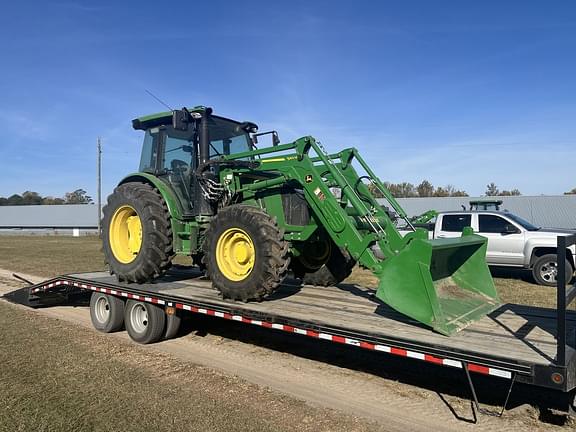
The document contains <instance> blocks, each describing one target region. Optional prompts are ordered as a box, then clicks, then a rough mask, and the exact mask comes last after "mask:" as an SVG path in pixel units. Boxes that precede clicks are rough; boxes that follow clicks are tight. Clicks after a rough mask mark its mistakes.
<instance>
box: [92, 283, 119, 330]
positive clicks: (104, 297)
mask: <svg viewBox="0 0 576 432" xmlns="http://www.w3.org/2000/svg"><path fill="white" fill-rule="evenodd" d="M90 320H91V321H92V325H93V326H94V328H95V329H96V330H98V331H101V332H102V333H112V332H115V331H118V330H120V329H121V328H122V324H124V301H123V300H122V299H119V298H118V297H114V296H111V295H108V294H104V293H99V292H94V293H92V296H91V297H90Z"/></svg>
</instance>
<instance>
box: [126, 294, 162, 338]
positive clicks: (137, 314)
mask: <svg viewBox="0 0 576 432" xmlns="http://www.w3.org/2000/svg"><path fill="white" fill-rule="evenodd" d="M124 325H125V326H126V331H127V332H128V335H129V336H130V338H131V339H132V340H133V341H135V342H138V343H141V344H149V343H154V342H158V341H159V340H160V339H161V338H162V335H163V334H164V329H165V328H166V313H165V312H164V309H162V308H161V307H159V306H157V305H155V304H152V303H145V302H139V301H136V300H128V301H127V302H126V308H125V310H124Z"/></svg>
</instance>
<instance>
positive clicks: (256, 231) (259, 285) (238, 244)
mask: <svg viewBox="0 0 576 432" xmlns="http://www.w3.org/2000/svg"><path fill="white" fill-rule="evenodd" d="M204 252H205V255H204V261H205V263H206V273H207V275H208V277H209V278H210V280H211V281H212V285H213V286H214V288H216V289H217V290H218V291H220V293H221V294H222V296H223V297H224V298H230V299H233V300H241V301H249V300H258V301H261V300H262V298H263V297H264V296H266V295H269V294H271V293H272V292H274V291H275V290H276V288H278V286H279V285H280V284H281V283H282V281H283V280H284V278H285V277H286V274H287V272H288V266H289V265H290V255H289V244H288V242H287V241H285V240H284V233H283V231H282V230H281V229H280V228H279V227H278V225H277V224H276V221H275V219H273V218H272V217H271V216H270V215H268V214H267V213H266V212H264V211H263V210H261V209H259V208H256V207H252V206H248V205H242V204H235V205H231V206H228V207H224V208H223V209H221V210H220V211H219V212H218V214H217V215H216V216H214V217H213V218H212V220H211V222H210V226H209V227H208V229H207V230H206V236H205V240H204Z"/></svg>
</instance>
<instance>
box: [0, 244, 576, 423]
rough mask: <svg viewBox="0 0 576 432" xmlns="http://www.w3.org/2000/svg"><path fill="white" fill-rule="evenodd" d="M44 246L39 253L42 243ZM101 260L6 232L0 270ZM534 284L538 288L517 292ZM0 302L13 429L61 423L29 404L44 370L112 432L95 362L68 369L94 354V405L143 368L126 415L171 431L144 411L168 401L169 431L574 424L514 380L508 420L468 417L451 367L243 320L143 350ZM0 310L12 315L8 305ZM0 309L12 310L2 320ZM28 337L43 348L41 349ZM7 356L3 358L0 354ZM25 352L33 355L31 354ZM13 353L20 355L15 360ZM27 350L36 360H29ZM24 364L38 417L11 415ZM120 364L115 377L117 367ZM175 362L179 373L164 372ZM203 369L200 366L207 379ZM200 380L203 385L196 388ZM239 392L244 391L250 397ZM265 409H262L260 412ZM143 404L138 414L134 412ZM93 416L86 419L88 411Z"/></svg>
mask: <svg viewBox="0 0 576 432" xmlns="http://www.w3.org/2000/svg"><path fill="white" fill-rule="evenodd" d="M30 248H31V249H32V253H31V254H28V253H27V252H26V250H27V249H28V250H29V249H30ZM39 248H40V249H41V250H42V252H39V251H38V249H39ZM99 257H100V255H99V243H98V241H97V239H91V238H89V239H73V238H49V241H46V238H33V239H32V241H30V239H29V238H24V239H22V238H12V239H10V241H9V242H6V243H5V242H4V241H3V240H2V241H1V242H0V267H3V268H5V269H10V270H11V271H16V272H21V273H35V274H37V275H41V276H51V275H56V274H61V273H65V272H72V271H87V270H95V269H98V264H99V263H98V262H96V261H97V260H98V258H99ZM30 277H32V276H30ZM369 277H371V276H370V275H369V274H366V273H364V272H362V271H359V270H356V271H355V273H354V275H353V279H352V281H353V282H356V283H358V282H366V278H369ZM495 281H496V284H497V286H498V289H499V290H500V292H501V295H502V297H504V298H505V296H507V295H513V293H514V291H516V292H517V296H518V297H521V298H522V299H526V301H527V302H530V301H533V302H536V304H542V305H544V304H548V305H550V304H551V301H553V298H552V299H551V297H553V295H551V291H550V290H548V289H544V290H542V289H541V288H540V287H537V286H535V285H533V284H531V283H529V282H527V281H522V280H520V281H516V280H514V279H511V278H506V277H504V278H496V279H495ZM368 282H369V281H368ZM0 286H1V288H0V290H3V291H4V292H6V291H9V290H12V289H14V288H15V287H19V286H22V285H21V284H20V282H18V281H15V280H14V279H12V278H11V277H10V272H9V271H3V272H0ZM501 287H503V288H501ZM513 287H514V288H513ZM533 288H535V289H536V293H529V294H524V293H523V291H525V290H527V289H533ZM506 290H509V292H506ZM520 291H522V292H520ZM552 292H553V291H552ZM516 302H520V301H516ZM529 304H530V303H529ZM0 307H2V309H1V310H0V328H2V332H0V338H1V339H2V341H1V343H2V346H9V347H10V349H9V350H2V351H0V365H7V366H2V371H3V373H2V374H1V376H2V377H3V378H0V430H18V429H14V428H6V427H4V426H3V423H2V422H3V420H1V419H6V418H11V419H12V422H13V423H12V424H11V425H12V426H15V425H17V426H19V427H20V430H29V426H31V425H38V424H41V425H43V426H42V427H43V430H58V429H59V428H58V426H59V423H58V421H59V420H58V418H59V417H58V416H56V415H55V414H54V415H52V414H51V412H52V411H51V410H53V409H54V408H52V407H51V406H46V405H44V404H41V405H38V406H36V405H34V402H33V399H34V397H35V396H37V395H42V394H44V393H46V389H47V388H49V387H50V385H49V383H50V382H51V381H49V382H48V383H46V382H44V377H43V375H44V372H45V371H46V370H49V372H50V373H49V374H48V375H49V376H52V378H50V379H55V382H56V383H60V382H62V383H63V387H59V388H60V389H67V390H62V391H63V392H67V391H68V390H69V391H70V392H71V393H70V394H72V395H75V396H76V395H77V394H78V393H82V397H83V398H84V399H83V401H82V400H81V401H77V402H70V400H69V398H66V397H61V396H58V397H56V396H54V398H55V399H58V398H60V399H58V403H65V404H69V403H73V404H74V406H75V407H76V409H77V411H74V410H71V409H69V407H68V408H66V407H65V408H62V409H63V410H64V411H62V412H61V414H60V416H63V417H66V416H72V418H74V419H76V417H75V416H74V414H77V413H79V412H87V413H88V415H89V418H91V420H89V421H88V420H87V422H88V423H86V422H83V421H81V420H80V419H76V420H74V421H76V422H77V423H74V424H75V425H77V426H78V427H76V426H75V427H74V429H73V430H108V429H107V428H106V427H105V424H104V422H98V420H97V417H98V415H97V414H98V412H100V413H102V412H108V411H107V410H110V411H109V412H110V417H111V418H119V416H122V414H121V413H120V412H119V411H118V410H114V409H112V408H106V409H104V408H102V410H101V411H98V410H93V409H91V408H89V407H88V405H89V402H88V401H89V400H91V399H93V398H96V399H98V400H99V399H100V396H99V395H98V394H99V392H100V391H101V389H100V388H99V387H98V385H97V381H98V379H99V378H98V376H97V375H94V374H91V370H92V369H91V368H90V367H88V366H86V367H85V368H84V369H80V370H75V367H76V366H77V365H79V364H82V365H84V364H85V363H86V362H87V361H88V362H89V360H86V358H87V357H90V356H94V361H93V364H95V363H99V364H100V363H101V362H102V364H103V367H102V368H98V370H99V371H100V373H102V374H103V375H104V377H103V378H105V379H106V381H107V382H108V383H113V386H115V390H114V397H112V396H110V398H109V399H107V398H105V399H104V401H99V402H98V404H104V406H105V405H106V403H108V402H109V403H112V401H113V400H122V401H123V403H129V402H126V401H129V400H130V395H131V394H134V393H135V392H137V390H135V389H134V388H133V383H134V382H135V381H137V380H138V379H141V377H140V376H139V378H134V374H139V375H144V376H146V379H145V380H144V381H141V382H145V383H146V386H151V388H153V389H154V390H153V392H154V394H155V395H162V397H159V398H157V397H150V398H148V399H146V398H145V397H144V396H138V398H136V399H135V402H134V404H133V405H131V408H130V409H131V410H132V409H134V410H135V411H134V416H132V414H131V417H130V418H131V419H132V421H134V422H135V424H139V425H140V426H142V425H143V424H150V425H154V427H155V428H158V430H164V429H163V427H165V428H166V430H168V427H167V426H168V424H167V423H162V422H161V421H159V420H158V421H157V422H156V423H154V422H153V420H151V418H152V417H154V418H156V419H158V418H166V416H167V415H172V414H168V413H171V410H173V408H170V407H174V406H177V407H178V410H177V413H174V415H175V416H176V419H173V420H172V421H173V422H176V423H174V424H176V425H177V427H175V428H174V429H170V430H185V429H186V428H184V426H183V425H184V424H186V423H185V422H186V421H187V422H188V424H189V425H191V426H189V428H188V429H189V430H200V429H202V428H206V424H205V423H202V420H201V419H200V418H199V417H203V416H205V415H209V416H211V415H212V414H211V413H212V412H214V411H217V412H218V414H221V416H217V417H216V418H215V420H214V424H213V426H214V427H213V428H212V429H211V430H221V429H224V428H226V430H343V429H348V430H430V429H431V428H433V429H434V430H466V429H468V428H470V429H471V430H472V428H473V430H495V429H498V430H500V429H503V430H569V429H571V428H573V427H574V423H573V422H572V421H570V420H569V421H566V419H565V417H563V416H559V415H554V414H553V413H551V412H549V411H543V412H539V411H538V409H536V408H534V407H532V406H531V405H532V404H534V403H535V402H536V401H535V400H533V399H532V398H531V397H530V395H529V394H528V393H529V391H527V390H526V389H522V388H521V386H519V388H518V389H517V390H516V391H515V392H513V397H512V400H511V403H510V408H511V409H510V410H509V411H508V412H507V413H506V414H505V417H504V418H501V419H496V418H492V417H484V416H482V417H481V418H480V423H479V424H477V425H472V424H471V423H472V421H473V415H472V411H471V406H470V402H469V390H468V389H467V387H466V385H465V381H464V377H460V376H457V375H455V374H454V371H453V370H447V368H439V367H435V366H432V365H427V364H422V362H418V361H416V360H406V359H402V360H400V359H398V358H392V357H388V356H383V355H381V354H378V353H372V352H366V351H363V350H359V349H357V348H354V347H342V346H333V344H329V343H326V344H322V346H321V349H318V348H319V346H318V341H311V340H308V339H306V338H303V337H300V336H297V335H286V334H284V333H280V332H278V333H276V332H271V331H269V330H265V329H257V328H255V329H251V331H250V332H246V331H245V328H244V326H243V325H242V324H237V323H233V322H227V321H223V320H218V319H214V318H209V317H202V318H194V319H191V320H190V321H188V322H186V325H185V326H184V327H185V328H184V330H183V332H182V333H183V334H182V335H181V337H179V338H177V339H174V340H171V341H165V342H162V343H160V344H155V345H153V346H150V347H142V346H137V345H135V344H133V343H131V342H129V340H128V338H127V336H126V334H125V333H124V332H121V333H117V334H115V335H101V334H98V333H96V332H95V331H93V330H92V329H91V324H90V321H89V313H88V310H87V308H86V307H85V306H81V305H80V306H76V307H70V306H68V307H51V308H44V309H41V310H36V311H30V310H23V309H22V308H21V307H17V306H7V305H2V304H1V303H0ZM6 308H8V309H10V310H11V311H9V312H6V311H5V309H6ZM4 317H11V318H8V323H6V322H5V321H6V320H5V319H4ZM10 322H12V323H14V322H17V323H18V322H25V323H26V325H25V326H24V325H22V326H19V325H10V324H9V323H10ZM54 329H57V331H54ZM32 335H35V336H34V337H32ZM36 336H37V337H36ZM44 341H47V342H46V343H44ZM88 341H89V342H88ZM31 345H34V346H39V347H41V350H36V348H33V347H31ZM62 347H67V348H66V349H63V348H62ZM50 351H54V352H53V353H50ZM7 352H8V353H9V354H5V353H7ZM31 352H33V353H37V355H32V356H27V355H26V353H31ZM44 352H46V353H47V354H46V355H45V356H44V357H46V358H50V359H51V360H50V361H49V362H46V361H43V360H42V357H43V356H42V354H41V353H44ZM61 352H62V353H63V354H65V358H66V359H68V360H69V362H68V363H66V365H67V366H65V367H63V368H56V369H57V370H56V371H55V370H53V368H51V367H50V365H53V364H57V365H58V364H60V361H59V358H58V355H59V353H61ZM13 353H19V354H20V353H24V354H23V355H18V356H15V355H14V354H13ZM102 353H104V354H103V355H101V356H100V357H99V355H100V354H102ZM4 355H7V356H8V357H14V358H17V360H14V361H12V362H10V361H9V360H6V359H5V358H3V357H2V356H4ZM30 358H34V359H37V358H38V359H39V360H38V361H36V360H34V361H32V362H31V361H30ZM130 358H136V359H137V361H131V360H130ZM107 361H110V362H113V365H107V363H106V362H107ZM25 363H28V367H27V368H26V373H25V374H24V377H25V376H27V375H28V374H32V375H34V377H35V378H34V379H33V380H30V381H29V382H28V385H29V383H30V382H38V383H39V384H38V386H33V387H31V388H30V389H29V391H28V393H26V392H25V393H26V396H22V398H23V399H22V400H20V399H18V401H20V402H18V401H17V404H18V406H19V404H22V403H23V404H26V403H27V404H28V406H29V407H32V408H33V410H32V412H34V416H33V417H34V418H36V420H37V421H36V423H34V422H32V423H30V422H28V420H22V418H23V417H22V418H20V417H18V416H16V417H15V415H14V414H10V413H11V412H13V411H14V407H15V403H16V402H15V401H14V398H16V399H17V398H19V397H20V396H19V394H20V393H21V392H22V391H23V389H22V385H21V383H19V380H20V379H21V378H20V374H21V373H22V368H21V364H25ZM73 365H76V366H73ZM118 365H120V366H118ZM135 366H138V367H135ZM10 368H12V369H10ZM115 368H116V369H117V370H118V372H117V373H113V371H114V370H116V369H115ZM118 368H119V369H118ZM5 370H10V373H9V374H8V375H6V374H5V373H4V371H5ZM174 370H175V371H176V372H177V373H176V374H172V372H168V371H174ZM107 371H110V372H107ZM198 371H203V372H202V373H205V376H204V375H202V374H201V373H200V372H198ZM54 374H56V375H57V377H56V378H54V377H53V375H54ZM199 374H200V375H202V377H201V378H199ZM156 375H158V376H159V377H160V378H161V377H164V378H166V377H168V378H166V379H168V381H169V383H170V384H169V385H168V387H169V388H172V393H170V395H171V397H172V396H174V395H177V396H176V399H175V402H174V403H173V404H168V403H167V401H168V402H169V401H170V397H167V396H166V393H163V392H162V390H163V389H162V387H166V386H167V384H166V380H164V381H162V379H160V378H159V379H158V380H156ZM77 376H84V377H86V378H82V380H80V381H78V380H79V379H78V378H75V379H76V380H77V381H78V382H77V385H80V384H82V388H83V389H84V390H82V391H81V392H80V390H79V389H74V382H73V381H74V380H73V379H72V378H71V377H77ZM110 377H115V380H112V381H110ZM124 377H126V382H124V379H123V378H124ZM151 377H153V378H151ZM22 379H25V378H22ZM46 379H47V380H48V378H46ZM474 379H475V381H476V383H477V386H478V388H477V390H478V392H479V397H480V398H481V401H482V403H483V404H485V405H486V406H488V407H491V408H492V409H496V408H497V406H498V405H499V404H500V403H501V402H502V401H503V398H504V396H505V392H506V386H505V384H506V383H505V382H504V381H502V380H498V379H485V378H483V377H474ZM199 380H200V381H201V382H202V383H203V384H202V385H200V384H198V386H197V385H196V383H199V382H200V381H199ZM70 381H72V382H70ZM213 381H214V382H213ZM223 383H224V384H223ZM86 384H87V385H86ZM224 385H226V386H230V387H231V388H233V389H228V390H227V391H224V394H225V395H227V397H224V398H220V399H219V398H216V396H215V394H214V393H208V394H206V393H204V389H206V388H211V387H215V388H218V389H222V388H223V387H222V386H224ZM235 385H237V386H236V387H235ZM146 386H145V388H147V387H146ZM156 386H158V388H159V389H158V390H156ZM251 386H252V387H251ZM131 387H132V388H131ZM247 388H249V390H246V389H247ZM2 389H6V390H2ZM181 391H183V393H181ZM187 391H191V392H199V393H198V395H199V396H198V398H199V399H200V400H201V401H206V404H202V403H200V402H201V401H200V402H199V400H198V398H195V399H194V398H192V399H190V401H191V402H190V404H188V405H186V401H185V399H186V400H187V396H188V393H186V392H187ZM180 394H182V395H183V396H182V398H180ZM246 394H249V395H250V396H248V397H246ZM262 395H264V396H262ZM261 396H262V397H263V399H261ZM543 397H546V396H543ZM116 398H118V399H116ZM142 398H143V399H142ZM141 399H142V400H141ZM10 401H12V402H10ZM107 401H108V402H107ZM180 404H184V405H182V406H183V407H186V408H182V407H181V405H180ZM260 405H265V406H267V407H269V409H259V406H260ZM23 406H26V405H23ZM139 406H142V407H143V408H142V409H144V410H145V413H143V414H141V415H138V413H139V412H140V411H139V409H138V407H139ZM239 406H242V407H244V406H245V407H246V409H245V410H240V411H242V415H241V416H240V417H239V421H238V422H237V424H236V423H234V425H235V426H234V425H232V423H231V420H230V419H233V418H234V417H235V415H236V413H238V412H239V409H238V407H239ZM218 407H220V409H218ZM327 408H331V410H327ZM307 410H311V411H307ZM92 414H93V417H90V416H92ZM122 420H123V419H122ZM139 421H140V422H139ZM144 421H146V423H143V422H144ZM38 422H40V423H38ZM42 422H44V423H42ZM90 422H92V423H90ZM94 425H96V426H94ZM247 425H250V427H248V426H247ZM234 427H236V428H234ZM245 427H247V428H245ZM243 428H244V429H243ZM35 429H36V430H42V429H41V428H37V427H36V428H35ZM121 429H122V430H132V429H130V424H129V423H126V424H124V423H123V424H122V428H121ZM146 429H148V427H146ZM208 429H209V430H210V428H208ZM116 430H118V429H116Z"/></svg>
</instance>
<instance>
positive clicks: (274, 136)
mask: <svg viewBox="0 0 576 432" xmlns="http://www.w3.org/2000/svg"><path fill="white" fill-rule="evenodd" d="M278 144H280V138H279V137H278V132H276V131H274V132H272V145H273V146H277V145H278Z"/></svg>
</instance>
